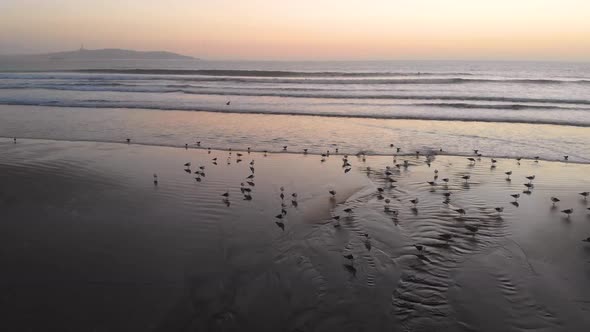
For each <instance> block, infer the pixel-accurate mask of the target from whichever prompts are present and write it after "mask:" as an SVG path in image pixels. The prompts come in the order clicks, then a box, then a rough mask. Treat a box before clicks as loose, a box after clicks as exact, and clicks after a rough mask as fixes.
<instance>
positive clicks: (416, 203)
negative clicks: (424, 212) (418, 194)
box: [410, 198, 420, 207]
mask: <svg viewBox="0 0 590 332" xmlns="http://www.w3.org/2000/svg"><path fill="white" fill-rule="evenodd" d="M419 202H420V200H419V199H418V198H414V199H411V200H410V203H412V204H414V207H416V206H417V205H418V203H419Z"/></svg>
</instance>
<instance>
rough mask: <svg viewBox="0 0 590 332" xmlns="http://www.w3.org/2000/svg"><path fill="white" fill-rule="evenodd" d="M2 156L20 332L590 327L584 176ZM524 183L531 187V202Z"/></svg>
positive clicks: (464, 166)
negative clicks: (41, 331)
mask: <svg viewBox="0 0 590 332" xmlns="http://www.w3.org/2000/svg"><path fill="white" fill-rule="evenodd" d="M0 149H2V151H3V153H2V155H0V169H1V172H0V181H1V182H2V183H3V186H2V187H1V188H0V220H2V222H1V223H0V241H1V243H3V252H2V255H1V256H0V264H2V266H3V270H4V271H5V272H4V273H3V274H2V275H1V276H0V281H1V284H2V285H3V286H4V288H5V290H6V292H4V293H5V296H4V300H3V301H2V308H1V309H2V310H3V312H5V313H6V321H5V322H4V324H6V326H23V328H24V329H26V328H28V329H32V330H36V329H46V328H52V329H53V328H59V329H62V330H111V331H113V330H114V331H119V330H121V331H124V330H125V331H130V330H160V331H194V330H207V331H226V330H236V331H237V330H241V331H243V330H258V331H278V330H287V331H309V330H314V331H315V330H321V331H333V330H341V331H357V330H365V331H382V330H387V331H391V330H394V331H395V330H399V331H404V330H413V331H424V330H433V329H443V330H490V331H494V330H495V331H497V330H529V329H545V330H564V331H568V330H582V329H583V327H584V326H588V324H589V323H590V321H589V319H588V318H587V315H586V314H585V313H586V311H587V310H588V309H589V308H588V306H587V304H586V302H584V301H582V299H584V298H587V297H588V296H589V295H590V288H589V287H588V286H587V278H586V277H585V276H587V275H588V272H589V271H588V267H587V264H584V263H585V262H586V261H587V260H588V258H589V257H590V256H589V255H590V247H588V244H587V243H585V242H583V241H582V240H584V239H586V238H587V237H588V236H590V223H589V222H588V221H590V217H589V214H588V212H587V208H588V201H587V200H585V197H584V196H582V195H580V193H583V192H585V191H587V188H589V187H590V180H589V179H588V178H587V177H584V175H585V174H588V171H590V168H589V167H590V166H588V165H580V164H571V163H554V162H539V163H537V162H535V161H533V160H525V159H523V160H521V161H520V165H517V164H516V161H515V160H510V159H497V160H496V162H494V163H493V164H495V165H496V167H494V168H491V167H490V165H491V164H492V162H491V161H490V160H489V159H485V158H482V159H481V160H478V159H477V158H474V159H475V160H474V162H471V161H469V160H467V159H466V158H465V157H453V156H435V155H429V156H422V155H419V156H398V157H397V159H396V161H395V162H392V158H391V157H385V156H384V157H372V156H363V155H359V156H348V157H347V158H344V160H343V156H342V155H334V154H332V155H330V156H327V155H326V156H325V157H321V156H318V155H311V154H288V153H281V154H272V153H268V154H263V153H254V152H252V153H248V152H238V151H227V150H226V151H218V150H210V151H206V150H191V149H189V150H186V149H175V148H166V147H150V146H140V145H133V144H130V145H127V144H108V143H92V142H56V141H37V140H26V139H19V141H18V144H13V143H12V142H5V143H1V144H0ZM238 154H240V155H238ZM214 158H217V160H216V161H217V165H215V164H214V161H213V159H214ZM322 159H323V160H324V162H321V160H322ZM238 160H242V161H241V162H238ZM395 164H398V165H399V166H398V167H396V166H395ZM343 165H345V167H344V168H343ZM187 169H190V172H186V171H185V170H187ZM344 169H350V171H349V172H345V171H344ZM435 170H436V171H435ZM509 170H510V171H511V172H512V173H511V174H510V176H511V178H512V179H513V181H506V174H504V173H505V172H508V171H509ZM204 173H206V175H205V174H204ZM533 175H534V176H535V177H534V178H533V179H527V177H532V176H533ZM196 176H198V177H199V178H200V179H201V181H195V177H196ZM439 178H440V179H441V180H438V179H439ZM442 179H446V180H447V181H442ZM439 181H440V182H439ZM249 182H250V183H251V184H249ZM522 183H532V184H534V189H533V190H531V193H530V195H521V193H522V191H523V185H522ZM511 195H515V196H516V197H514V198H513V197H511ZM247 197H250V199H246V198H247ZM552 197H559V200H558V201H555V200H552ZM227 203H229V204H227ZM554 205H555V207H554ZM566 209H572V210H573V211H572V213H571V214H570V215H569V217H568V216H566V215H564V214H562V213H561V212H560V211H562V210H566ZM566 280H567V281H566ZM30 317H35V320H31V319H30Z"/></svg>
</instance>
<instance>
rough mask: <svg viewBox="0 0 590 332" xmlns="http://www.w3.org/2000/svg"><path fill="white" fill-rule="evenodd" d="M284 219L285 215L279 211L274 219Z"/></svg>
mask: <svg viewBox="0 0 590 332" xmlns="http://www.w3.org/2000/svg"><path fill="white" fill-rule="evenodd" d="M284 217H285V215H284V214H283V211H281V213H279V214H277V215H276V216H275V218H277V219H283V218H284Z"/></svg>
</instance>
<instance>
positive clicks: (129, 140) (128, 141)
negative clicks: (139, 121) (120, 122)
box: [14, 138, 131, 144]
mask: <svg viewBox="0 0 590 332" xmlns="http://www.w3.org/2000/svg"><path fill="white" fill-rule="evenodd" d="M126 141H127V144H129V143H131V138H128V139H126ZM14 142H15V143H16V138H15V139H14Z"/></svg>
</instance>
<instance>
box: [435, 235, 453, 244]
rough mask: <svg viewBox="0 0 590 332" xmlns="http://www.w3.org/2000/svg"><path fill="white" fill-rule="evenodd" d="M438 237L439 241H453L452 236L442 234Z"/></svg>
mask: <svg viewBox="0 0 590 332" xmlns="http://www.w3.org/2000/svg"><path fill="white" fill-rule="evenodd" d="M438 237H439V238H440V239H441V240H445V241H447V242H449V241H451V240H452V239H453V234H449V233H443V234H440V235H439V236H438Z"/></svg>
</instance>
